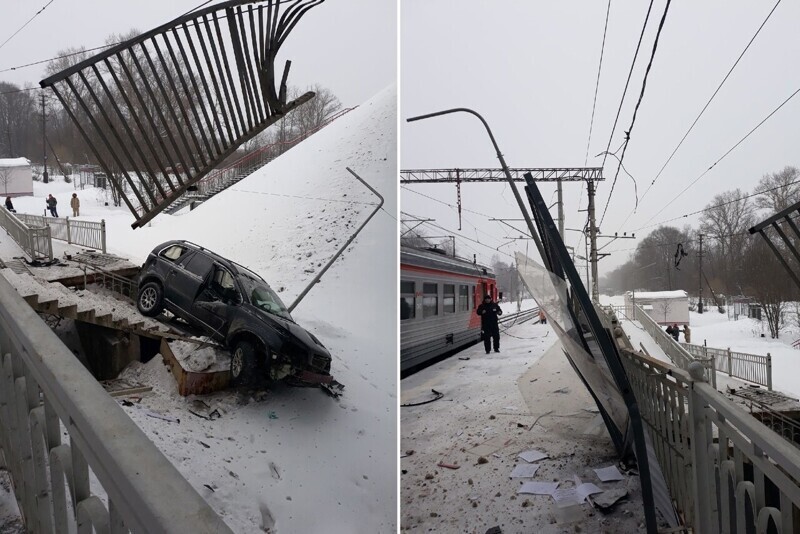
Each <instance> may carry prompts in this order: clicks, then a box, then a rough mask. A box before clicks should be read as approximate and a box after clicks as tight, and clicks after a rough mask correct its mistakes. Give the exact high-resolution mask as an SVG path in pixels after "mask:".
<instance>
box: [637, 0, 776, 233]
mask: <svg viewBox="0 0 800 534" xmlns="http://www.w3.org/2000/svg"><path fill="white" fill-rule="evenodd" d="M780 3H781V0H778V1H777V2H776V3H775V5H774V6H772V10H771V11H770V12H769V14H767V18H765V19H764V21H763V22H762V23H761V25H760V26H759V27H758V29H757V30H756V33H755V34H754V35H753V37H751V38H750V41H749V42H748V43H747V46H745V47H744V50H742V53H741V54H739V57H738V58H736V61H735V62H734V63H733V65H732V66H731V68H730V69H729V70H728V73H727V74H726V75H725V77H724V78H723V79H722V81H721V82H719V85H718V86H717V89H716V90H715V91H714V93H713V94H712V95H711V98H709V99H708V102H706V104H705V106H703V109H701V110H700V113H699V114H698V115H697V117H696V118H695V119H694V121H693V122H692V125H691V126H689V129H688V130H686V133H685V134H683V137H682V138H681V140H680V141H679V142H678V144H677V145H676V146H675V148H674V149H673V151H672V153H671V154H670V155H669V158H667V161H665V162H664V165H662V166H661V169H660V170H659V171H658V174H656V177H655V178H653V181H652V182H650V185H648V186H647V189H645V191H644V193H643V194H642V198H641V199H640V201H641V200H644V197H645V196H647V192H648V191H650V188H651V187H653V184H655V183H656V180H658V178H659V177H660V176H661V173H663V172H664V169H666V168H667V165H669V162H670V161H672V158H673V157H674V156H675V153H676V152H677V151H678V149H679V148H680V147H681V145H682V144H683V142H684V141H685V140H686V138H687V137H688V136H689V134H690V133H691V131H692V130H693V129H694V127H695V125H696V124H697V121H699V120H700V117H702V116H703V114H704V113H705V112H706V110H707V109H708V106H709V105H710V104H711V102H712V101H713V100H714V97H716V96H717V93H719V91H720V89H722V86H723V85H725V82H726V81H727V80H728V78H729V77H730V75H731V73H732V72H733V70H734V69H735V68H736V66H737V65H738V64H739V62H740V61H741V60H742V57H744V55H745V53H746V52H747V50H748V49H749V48H750V45H752V44H753V41H755V40H756V37H758V34H759V33H761V30H762V29H763V28H764V26H765V25H766V24H767V21H768V20H769V19H770V17H771V16H772V14H773V13H774V12H775V9H776V8H777V7H778V4H780ZM626 221H627V219H626ZM623 224H625V223H623Z"/></svg>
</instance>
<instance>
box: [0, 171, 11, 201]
mask: <svg viewBox="0 0 800 534" xmlns="http://www.w3.org/2000/svg"><path fill="white" fill-rule="evenodd" d="M12 173H13V169H12V168H11V167H0V185H2V186H3V191H4V194H5V195H8V184H10V183H11V174H12Z"/></svg>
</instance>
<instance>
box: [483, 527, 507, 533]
mask: <svg viewBox="0 0 800 534" xmlns="http://www.w3.org/2000/svg"><path fill="white" fill-rule="evenodd" d="M486 534H503V531H502V530H501V529H500V527H492V528H490V529H489V530H487V531H486Z"/></svg>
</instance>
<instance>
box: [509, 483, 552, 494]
mask: <svg viewBox="0 0 800 534" xmlns="http://www.w3.org/2000/svg"><path fill="white" fill-rule="evenodd" d="M557 488H558V482H535V481H531V482H525V483H524V484H523V485H522V486H520V488H519V489H518V490H517V493H530V494H532V495H552V494H553V492H554V491H556V489H557Z"/></svg>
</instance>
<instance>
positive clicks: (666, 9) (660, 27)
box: [600, 0, 672, 226]
mask: <svg viewBox="0 0 800 534" xmlns="http://www.w3.org/2000/svg"><path fill="white" fill-rule="evenodd" d="M671 1H672V0H667V4H666V6H664V14H663V15H661V20H660V21H659V23H658V31H656V38H655V40H654V41H653V50H652V51H651V52H650V61H649V62H648V63H647V70H645V72H644V79H643V80H642V90H641V92H640V93H639V100H637V101H636V107H635V108H633V117H632V118H631V125H630V127H629V128H628V130H627V131H626V132H625V144H624V145H622V155H621V156H620V158H619V163H620V164H619V166H618V167H617V172H616V173H615V174H614V180H613V181H612V182H611V190H610V191H609V192H608V200H606V207H605V208H603V215H602V216H601V217H600V226H602V225H603V221H604V220H605V218H606V213H607V212H608V206H609V204H611V198H612V196H613V195H614V186H615V185H616V184H617V178H618V177H619V171H620V169H621V168H622V162H623V161H624V160H625V152H626V151H627V149H628V142H629V141H630V137H631V132H632V131H633V126H634V124H635V123H636V114H637V113H638V111H639V106H641V104H642V99H643V98H644V92H645V89H646V88H647V77H648V76H649V74H650V69H651V68H652V67H653V59H654V58H655V56H656V50H658V41H659V39H660V37H661V31H662V30H663V29H664V22H665V21H666V20H667V13H668V12H669V6H670V4H671Z"/></svg>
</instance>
